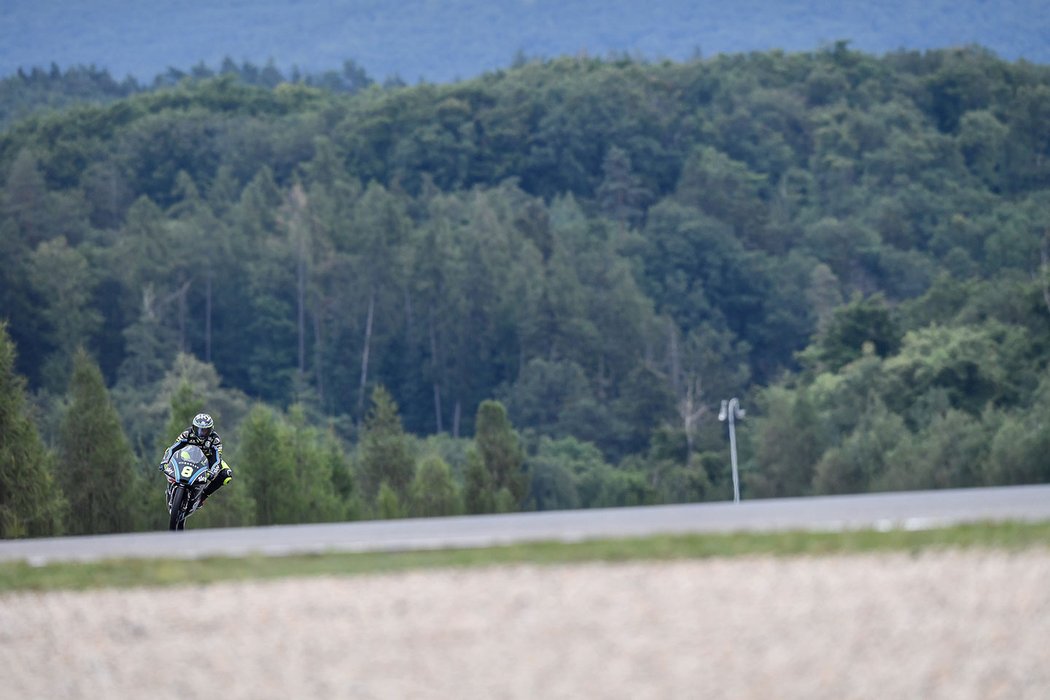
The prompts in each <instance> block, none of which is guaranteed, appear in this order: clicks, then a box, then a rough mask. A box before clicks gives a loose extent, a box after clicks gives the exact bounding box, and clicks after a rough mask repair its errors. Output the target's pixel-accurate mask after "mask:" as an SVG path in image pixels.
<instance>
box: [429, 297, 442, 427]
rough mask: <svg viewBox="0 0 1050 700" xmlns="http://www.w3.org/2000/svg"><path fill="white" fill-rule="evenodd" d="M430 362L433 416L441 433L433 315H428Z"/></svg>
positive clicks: (437, 359) (435, 333)
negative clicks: (432, 385) (432, 382)
mask: <svg viewBox="0 0 1050 700" xmlns="http://www.w3.org/2000/svg"><path fill="white" fill-rule="evenodd" d="M428 325H429V326H430V362H431V364H432V365H433V367H434V415H435V417H436V418H437V431H438V432H439V433H440V432H442V424H441V382H440V381H438V366H439V364H440V360H439V358H438V347H437V332H436V331H435V330H434V314H433V312H431V314H430V323H429V324H428Z"/></svg>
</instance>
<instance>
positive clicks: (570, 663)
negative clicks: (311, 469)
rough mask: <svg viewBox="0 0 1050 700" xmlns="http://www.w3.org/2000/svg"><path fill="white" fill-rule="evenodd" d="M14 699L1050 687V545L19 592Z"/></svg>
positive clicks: (1036, 690)
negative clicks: (1023, 548)
mask: <svg viewBox="0 0 1050 700" xmlns="http://www.w3.org/2000/svg"><path fill="white" fill-rule="evenodd" d="M0 695H2V696H3V697H5V698H12V699H15V698H17V699H19V700H23V699H34V698H42V699H43V698H47V699H49V700H50V699H52V698H65V699H73V698H91V699H92V700H96V699H99V698H149V699H151V700H162V699H165V698H223V699H224V700H233V699H237V698H245V699H247V698H251V699H253V700H254V699H264V698H286V699H290V700H301V699H312V698H318V699H325V700H328V699H330V698H397V699H399V700H400V699H403V698H457V699H459V698H485V699H488V698H544V699H546V698H574V699H575V698H630V699H632V700H637V699H642V698H653V699H660V700H663V699H667V698H690V699H692V698H733V699H739V698H763V699H765V698H807V699H811V698H835V699H836V700H838V699H846V698H880V699H881V698H951V699H952V700H961V699H966V698H974V699H978V698H979V699H981V700H986V699H988V698H1004V699H1005V698H1008V699H1010V700H1016V699H1018V698H1050V551H1048V550H1042V549H1035V550H1026V551H1023V552H1014V553H1011V552H1002V551H971V550H967V551H936V552H926V553H921V554H917V555H910V554H907V553H900V554H888V555H887V554H880V555H867V554H865V555H850V556H836V557H785V558H777V557H754V558H730V559H712V560H693V561H676V562H660V563H652V562H631V563H623V564H580V565H564V566H513V567H498V568H497V567H493V568H474V569H463V570H428V571H417V572H411V573H403V574H382V575H364V576H347V577H324V578H301V579H285V580H275V581H259V582H229V583H219V584H212V585H207V586H182V587H176V588H136V589H129V590H116V589H108V590H97V591H87V592H50V593H25V592H23V593H6V594H2V595H0Z"/></svg>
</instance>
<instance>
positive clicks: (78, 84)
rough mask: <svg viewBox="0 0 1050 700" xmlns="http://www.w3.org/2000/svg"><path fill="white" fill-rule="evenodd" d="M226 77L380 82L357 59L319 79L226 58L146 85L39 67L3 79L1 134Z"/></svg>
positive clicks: (266, 83)
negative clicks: (50, 115) (76, 110)
mask: <svg viewBox="0 0 1050 700" xmlns="http://www.w3.org/2000/svg"><path fill="white" fill-rule="evenodd" d="M220 76H225V77H227V78H233V79H235V80H237V82H239V83H241V84H243V85H248V86H252V87H261V88H266V89H273V88H275V87H277V86H278V85H281V84H282V83H293V84H298V85H305V86H308V87H316V88H320V89H323V90H325V91H328V92H333V93H345V94H353V93H355V92H360V91H361V90H364V89H365V88H367V87H369V86H370V85H373V84H374V83H375V81H374V80H373V79H372V78H371V77H370V76H369V75H368V73H367V72H365V70H364V68H362V67H361V66H359V65H358V64H357V63H355V62H354V61H352V60H347V61H345V62H344V63H343V67H342V70H328V71H323V72H321V73H316V74H313V73H303V72H301V71H299V70H298V69H292V70H291V71H290V72H289V73H287V74H285V73H283V72H282V71H281V70H279V69H278V68H277V66H275V65H274V63H273V62H272V61H270V62H267V63H266V64H265V65H263V66H257V65H255V64H254V63H252V62H250V61H242V62H241V63H237V62H236V61H234V60H233V59H232V58H229V57H226V58H225V59H223V61H222V63H221V64H220V65H219V66H218V67H216V68H213V67H211V66H208V65H206V64H205V63H203V62H201V63H198V64H196V65H195V66H193V67H192V68H190V69H189V70H181V69H178V68H174V67H171V68H168V69H167V70H166V71H164V72H163V73H161V74H159V75H157V76H156V77H154V79H153V81H152V82H151V83H140V82H139V81H138V80H136V79H135V78H134V77H132V76H127V77H125V78H124V79H122V80H120V81H117V80H116V79H114V78H113V76H112V75H111V74H110V72H109V71H108V70H106V69H102V68H97V67H96V66H73V67H70V68H67V69H66V70H64V71H63V70H62V69H61V68H59V67H58V66H57V65H55V64H54V63H52V64H51V65H50V66H49V67H48V68H47V69H44V68H41V67H39V66H37V67H34V68H31V69H29V70H25V69H19V70H18V71H17V72H15V74H14V75H11V76H8V77H6V78H3V79H0V129H6V128H8V127H10V126H11V125H13V124H15V123H16V122H18V121H20V120H23V119H26V118H28V117H30V116H32V115H33V114H35V113H38V112H45V111H56V110H62V109H67V108H70V107H73V106H75V105H84V104H95V105H105V104H110V103H112V102H116V101H117V100H121V99H124V98H126V97H130V96H131V95H135V94H139V93H143V92H149V91H155V90H164V89H167V88H171V87H174V86H177V85H180V84H184V83H192V82H199V81H203V80H211V79H213V78H217V77H220ZM383 85H384V86H385V87H390V88H393V87H401V86H403V85H404V83H402V82H401V81H400V79H399V78H397V77H396V76H393V77H391V78H387V79H386V80H385V81H384V82H383Z"/></svg>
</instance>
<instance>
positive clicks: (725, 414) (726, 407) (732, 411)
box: [718, 398, 744, 503]
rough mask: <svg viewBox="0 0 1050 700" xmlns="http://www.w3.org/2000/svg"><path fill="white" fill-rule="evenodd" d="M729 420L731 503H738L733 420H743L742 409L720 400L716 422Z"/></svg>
mask: <svg viewBox="0 0 1050 700" xmlns="http://www.w3.org/2000/svg"><path fill="white" fill-rule="evenodd" d="M727 418H728V419H729V458H730V460H732V462H733V502H734V503H740V478H739V477H738V476H737V470H736V428H735V425H734V421H735V419H737V418H739V419H741V420H743V419H744V409H742V408H740V402H739V401H737V400H736V399H735V398H734V399H729V401H726V400H725V399H722V410H720V411H719V412H718V420H720V421H725V420H726V419H727Z"/></svg>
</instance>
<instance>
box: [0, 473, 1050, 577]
mask: <svg viewBox="0 0 1050 700" xmlns="http://www.w3.org/2000/svg"><path fill="white" fill-rule="evenodd" d="M1044 520H1050V485H1039V486H1011V487H999V488H983V489H956V490H944V491H912V492H898V493H882V494H864V495H854V496H820V497H811V498H787V499H768V500H755V501H742V502H741V503H739V504H737V503H732V502H719V503H701V504H685V505H668V506H647V507H639V508H603V509H590V510H573V511H548V512H540V513H513V514H506V515H483V516H460V517H450V518H426V519H405V520H374V521H363V522H349V523H325V524H309V525H273V526H267V527H251V528H222V529H210V530H193V529H192V528H193V520H192V518H191V519H190V520H189V522H188V524H187V525H188V527H189V528H190V529H189V530H186V531H183V532H178V533H174V532H166V531H164V532H145V533H129V534H119V535H90V536H80V537H52V538H37V539H24V540H6V541H0V561H18V560H23V561H27V562H29V563H31V564H34V565H43V564H46V563H48V562H54V561H97V560H101V559H114V558H132V557H144V558H145V557H149V558H164V557H167V558H198V557H211V556H245V555H285V554H305V553H322V552H380V551H388V552H389V551H404V550H419V549H443V548H466V547H489V546H497V545H504V544H515V543H523V542H541V541H557V542H579V541H583V540H590V539H609V538H623V537H644V536H648V535H657V534H688V533H716V532H721V533H727V532H743V531H749V532H763V531H765V532H772V531H780V530H810V531H842V530H850V529H880V530H889V529H894V528H902V529H924V528H933V527H940V526H947V525H954V524H960V523H973V522H985V521H988V522H992V521H1044Z"/></svg>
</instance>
